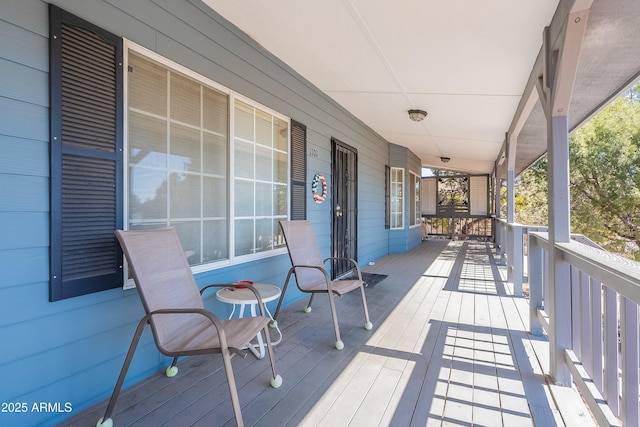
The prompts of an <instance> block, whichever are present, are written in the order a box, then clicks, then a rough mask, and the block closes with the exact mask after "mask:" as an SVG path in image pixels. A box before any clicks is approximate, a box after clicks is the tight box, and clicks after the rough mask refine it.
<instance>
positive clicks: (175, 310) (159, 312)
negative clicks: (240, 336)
mask: <svg viewBox="0 0 640 427" xmlns="http://www.w3.org/2000/svg"><path fill="white" fill-rule="evenodd" d="M165 314H199V315H201V316H204V317H206V318H207V319H209V321H210V322H211V323H212V324H213V326H214V327H215V328H216V330H217V331H218V340H219V341H220V347H221V348H228V347H229V346H228V345H227V337H226V335H225V332H224V327H223V326H222V321H221V320H220V319H219V318H218V316H216V315H215V314H213V313H212V312H211V311H209V310H205V309H203V308H163V309H160V310H155V311H152V312H151V313H149V314H147V315H146V316H145V319H147V320H148V321H149V320H151V318H152V317H153V316H157V315H165ZM143 320H144V319H143ZM158 344H159V343H158Z"/></svg>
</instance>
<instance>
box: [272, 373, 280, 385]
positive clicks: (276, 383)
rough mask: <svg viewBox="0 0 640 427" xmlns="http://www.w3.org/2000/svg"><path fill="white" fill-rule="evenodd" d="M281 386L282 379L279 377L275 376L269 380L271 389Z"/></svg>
mask: <svg viewBox="0 0 640 427" xmlns="http://www.w3.org/2000/svg"><path fill="white" fill-rule="evenodd" d="M281 385H282V377H281V376H280V375H276V377H275V378H271V387H273V388H278V387H280V386H281Z"/></svg>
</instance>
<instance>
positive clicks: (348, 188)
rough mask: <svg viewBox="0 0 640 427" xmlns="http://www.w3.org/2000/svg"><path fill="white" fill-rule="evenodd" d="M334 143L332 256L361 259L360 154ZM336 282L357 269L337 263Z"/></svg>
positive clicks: (333, 273)
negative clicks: (359, 214)
mask: <svg viewBox="0 0 640 427" xmlns="http://www.w3.org/2000/svg"><path fill="white" fill-rule="evenodd" d="M331 142H332V144H331V145H332V158H333V164H332V178H333V179H332V180H331V181H332V189H331V191H332V198H331V200H332V202H333V207H332V214H333V221H332V228H333V230H332V231H333V233H332V236H333V242H332V254H333V256H334V257H346V258H353V259H355V260H357V259H358V203H357V202H358V199H357V194H358V151H357V150H356V149H355V148H353V147H350V146H348V145H346V144H344V143H342V142H340V141H338V140H337V139H335V138H332V139H331ZM331 267H332V268H331V275H332V277H333V278H334V279H335V278H336V277H340V276H343V275H345V274H346V273H348V272H349V271H350V270H352V269H354V266H353V264H351V263H349V262H348V261H334V262H333V263H332V266H331Z"/></svg>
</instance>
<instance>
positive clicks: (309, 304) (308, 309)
mask: <svg viewBox="0 0 640 427" xmlns="http://www.w3.org/2000/svg"><path fill="white" fill-rule="evenodd" d="M315 295H316V294H311V296H310V297H309V302H308V303H307V306H306V307H305V308H304V312H305V313H311V303H312V302H313V297H314V296H315Z"/></svg>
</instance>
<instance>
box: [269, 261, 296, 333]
mask: <svg viewBox="0 0 640 427" xmlns="http://www.w3.org/2000/svg"><path fill="white" fill-rule="evenodd" d="M293 271H294V270H293V268H290V269H289V274H287V280H285V281H284V285H283V286H282V292H280V299H279V300H278V306H277V307H276V311H275V312H274V313H273V320H277V319H278V313H280V306H281V305H282V301H283V300H284V293H285V292H286V291H287V286H289V279H291V275H292V274H293Z"/></svg>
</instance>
